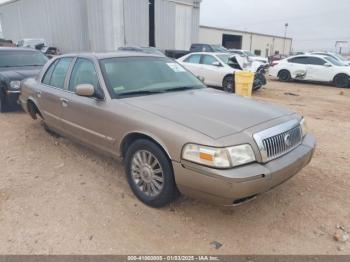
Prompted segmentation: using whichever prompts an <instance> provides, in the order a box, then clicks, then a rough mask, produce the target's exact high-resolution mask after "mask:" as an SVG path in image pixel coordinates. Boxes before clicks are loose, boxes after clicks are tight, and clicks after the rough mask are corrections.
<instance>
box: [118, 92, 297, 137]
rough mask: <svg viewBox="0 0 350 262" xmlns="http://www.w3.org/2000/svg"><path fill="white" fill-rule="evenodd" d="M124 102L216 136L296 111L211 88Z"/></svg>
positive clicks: (143, 97)
mask: <svg viewBox="0 0 350 262" xmlns="http://www.w3.org/2000/svg"><path fill="white" fill-rule="evenodd" d="M125 102H127V103H128V104H130V105H133V106H136V107H138V108H140V109H142V110H145V111H148V112H150V113H152V114H155V115H157V116H160V117H162V118H165V119H167V120H171V121H173V122H176V123H177V124H180V125H182V126H185V127H188V128H190V129H192V130H195V131H198V132H200V133H202V134H205V135H207V136H209V137H211V138H213V139H218V138H222V137H225V136H228V135H233V134H235V133H239V132H242V131H243V130H245V129H247V128H250V127H253V126H256V125H259V124H262V123H264V122H266V121H270V120H273V119H276V118H279V117H282V116H285V115H289V114H293V112H291V111H289V110H287V109H284V108H280V107H277V106H273V105H270V104H266V103H262V102H256V101H254V100H251V99H249V98H243V97H239V96H235V95H233V94H229V93H225V92H222V91H218V90H214V89H209V88H203V89H198V90H191V91H183V92H176V93H165V94H157V95H149V96H142V97H134V98H127V99H125Z"/></svg>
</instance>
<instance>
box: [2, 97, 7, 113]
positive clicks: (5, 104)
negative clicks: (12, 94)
mask: <svg viewBox="0 0 350 262" xmlns="http://www.w3.org/2000/svg"><path fill="white" fill-rule="evenodd" d="M7 111H8V106H7V102H6V98H5V96H4V95H3V94H1V93H0V113H5V112H7Z"/></svg>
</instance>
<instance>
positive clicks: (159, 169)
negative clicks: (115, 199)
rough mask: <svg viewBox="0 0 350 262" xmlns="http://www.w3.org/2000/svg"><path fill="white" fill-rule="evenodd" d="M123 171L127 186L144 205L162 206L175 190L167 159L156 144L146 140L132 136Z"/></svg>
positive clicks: (174, 196) (167, 202)
mask: <svg viewBox="0 0 350 262" xmlns="http://www.w3.org/2000/svg"><path fill="white" fill-rule="evenodd" d="M125 172H126V175H127V179H128V183H129V185H130V187H131V190H132V191H133V192H134V194H135V195H136V197H137V198H138V199H139V200H140V201H141V202H143V203H144V204H146V205H148V206H151V207H155V208H159V207H163V206H166V205H168V204H170V203H171V202H173V201H174V200H175V198H176V197H177V196H178V194H179V193H178V190H177V188H176V184H175V179H174V174H173V168H172V165H171V161H170V160H169V159H168V157H167V156H166V154H165V153H164V152H163V150H162V149H161V148H160V147H159V146H158V145H157V144H155V143H153V142H151V141H149V140H146V139H140V140H136V141H135V142H134V143H133V144H132V145H131V146H130V147H129V149H128V151H127V153H126V157H125Z"/></svg>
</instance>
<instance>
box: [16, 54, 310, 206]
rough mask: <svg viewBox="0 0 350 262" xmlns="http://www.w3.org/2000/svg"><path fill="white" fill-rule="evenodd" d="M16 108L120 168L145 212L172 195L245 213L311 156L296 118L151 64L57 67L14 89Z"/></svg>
mask: <svg viewBox="0 0 350 262" xmlns="http://www.w3.org/2000/svg"><path fill="white" fill-rule="evenodd" d="M20 102H21V105H22V107H23V109H24V110H25V111H27V112H28V113H29V114H30V116H31V117H32V118H33V119H36V118H37V117H40V118H41V119H42V121H43V123H44V126H45V127H46V128H47V129H48V130H51V131H53V132H55V133H57V134H59V135H62V136H64V137H67V138H70V139H72V140H75V141H77V142H80V143H82V144H84V145H86V146H89V147H91V148H93V149H96V150H98V151H101V152H104V153H106V154H108V155H110V156H113V157H115V158H119V159H122V160H123V162H124V166H125V171H126V175H127V180H128V183H129V185H130V187H131V189H132V191H133V192H134V194H135V195H136V196H137V198H139V199H140V200H141V201H142V202H143V203H145V204H147V205H149V206H152V207H161V206H164V205H167V204H169V203H171V202H172V201H174V200H175V198H176V197H177V196H178V195H179V194H180V193H183V194H185V195H188V196H191V197H195V198H201V199H205V200H208V201H212V202H215V203H219V204H221V205H228V206H234V205H239V204H242V203H245V202H247V201H249V200H251V199H254V198H255V197H256V196H257V195H258V194H260V193H263V192H266V191H269V190H270V189H272V188H274V187H276V186H278V185H280V184H282V183H283V182H285V181H286V180H288V179H289V178H291V177H292V176H293V175H295V174H297V173H298V172H299V171H300V170H301V169H302V168H303V167H305V166H306V165H307V164H308V163H309V162H310V160H311V158H312V155H313V152H314V148H315V139H314V137H313V136H312V135H311V134H309V133H308V132H307V127H306V124H305V120H304V118H303V117H301V116H300V115H298V114H296V113H294V112H291V111H289V110H288V109H285V108H281V107H278V106H274V105H270V104H266V103H262V102H256V101H253V100H251V99H246V98H243V97H238V96H236V95H233V94H229V93H225V92H222V91H218V90H214V89H209V88H206V86H204V84H203V83H202V82H201V81H199V80H198V79H197V78H196V77H195V76H194V75H192V74H191V73H190V72H188V71H187V70H186V69H185V68H184V67H182V66H181V65H180V64H178V63H177V62H175V61H173V60H171V59H168V58H166V57H162V56H157V55H149V54H142V53H131V52H129V53H128V52H120V53H106V54H77V55H65V56H60V57H57V58H55V59H53V60H52V61H50V62H48V64H47V65H45V67H44V68H43V70H42V72H41V73H40V75H39V76H38V77H37V78H36V79H28V80H26V81H24V82H22V84H21V96H20Z"/></svg>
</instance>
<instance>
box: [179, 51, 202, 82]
mask: <svg viewBox="0 0 350 262" xmlns="http://www.w3.org/2000/svg"><path fill="white" fill-rule="evenodd" d="M201 57H202V56H201V55H200V54H193V55H190V56H189V57H187V58H186V59H185V60H184V61H183V62H182V63H183V65H184V66H185V67H186V68H187V69H188V70H189V71H191V72H192V74H194V75H195V76H197V77H198V76H202V75H201V73H202V72H201V69H202V65H201V63H200V62H201Z"/></svg>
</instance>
